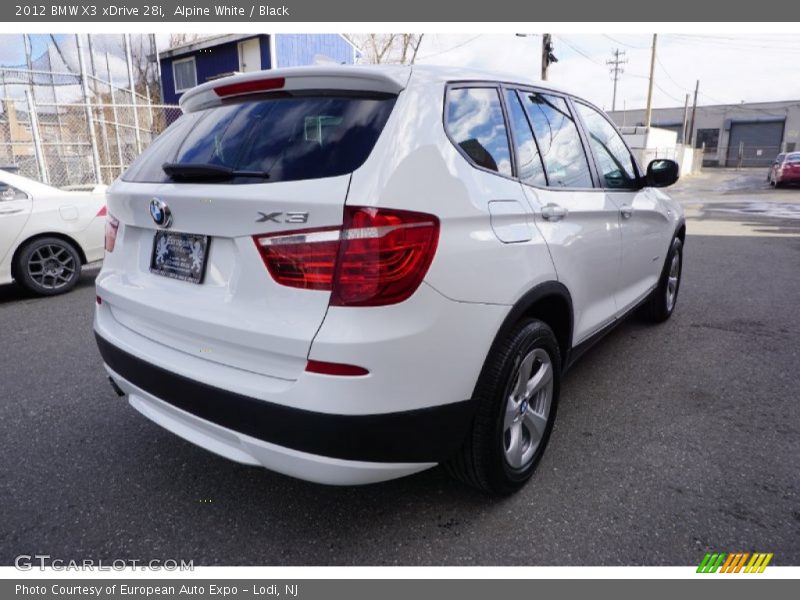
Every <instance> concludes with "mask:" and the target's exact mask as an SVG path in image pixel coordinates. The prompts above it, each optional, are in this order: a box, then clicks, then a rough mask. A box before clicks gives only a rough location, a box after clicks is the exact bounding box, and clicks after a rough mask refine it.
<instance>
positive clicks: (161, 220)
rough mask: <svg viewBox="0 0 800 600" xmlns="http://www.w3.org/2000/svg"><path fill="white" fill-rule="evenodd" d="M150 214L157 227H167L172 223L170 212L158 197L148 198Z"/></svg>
mask: <svg viewBox="0 0 800 600" xmlns="http://www.w3.org/2000/svg"><path fill="white" fill-rule="evenodd" d="M150 216H151V217H153V222H154V223H155V224H156V225H158V226H159V227H165V228H166V227H169V226H170V225H172V213H171V212H170V210H169V206H167V204H166V202H164V201H163V200H160V199H158V198H153V199H152V200H150Z"/></svg>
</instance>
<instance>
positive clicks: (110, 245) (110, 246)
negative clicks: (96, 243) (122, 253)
mask: <svg viewBox="0 0 800 600" xmlns="http://www.w3.org/2000/svg"><path fill="white" fill-rule="evenodd" d="M118 229H119V221H118V220H117V219H115V218H114V217H112V216H111V215H107V216H106V240H105V249H106V252H113V251H114V246H116V245H117V230H118Z"/></svg>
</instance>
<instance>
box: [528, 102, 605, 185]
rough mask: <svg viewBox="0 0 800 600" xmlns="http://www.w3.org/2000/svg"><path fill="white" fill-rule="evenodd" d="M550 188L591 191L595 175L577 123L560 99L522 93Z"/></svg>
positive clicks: (565, 103)
mask: <svg viewBox="0 0 800 600" xmlns="http://www.w3.org/2000/svg"><path fill="white" fill-rule="evenodd" d="M520 98H521V99H522V105H523V106H524V107H525V112H526V113H527V115H528V120H529V121H530V123H531V126H532V127H533V134H534V136H535V137H536V142H537V143H538V146H539V152H540V153H541V156H542V162H543V163H544V168H545V171H546V172H547V179H548V183H549V185H550V186H551V187H564V188H590V187H592V175H591V172H590V171H589V163H588V161H587V160H586V153H585V152H584V150H583V144H582V143H581V138H580V135H579V134H578V128H577V126H576V125H575V119H574V118H573V117H572V114H571V113H570V110H569V107H568V106H567V102H566V100H564V99H563V98H561V97H559V96H551V95H549V94H540V93H537V92H527V91H521V92H520Z"/></svg>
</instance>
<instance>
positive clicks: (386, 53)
mask: <svg viewBox="0 0 800 600" xmlns="http://www.w3.org/2000/svg"><path fill="white" fill-rule="evenodd" d="M424 35H425V34H424V33H368V34H345V37H346V38H347V40H348V41H349V42H350V43H352V44H353V45H354V46H355V47H356V48H358V51H359V52H360V53H361V61H362V62H365V63H370V64H381V63H399V64H403V65H413V64H414V61H415V60H416V59H417V52H419V47H420V44H422V38H423V37H424Z"/></svg>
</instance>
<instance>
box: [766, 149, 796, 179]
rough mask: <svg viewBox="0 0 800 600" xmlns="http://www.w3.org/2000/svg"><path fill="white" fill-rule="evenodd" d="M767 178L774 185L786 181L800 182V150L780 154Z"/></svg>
mask: <svg viewBox="0 0 800 600" xmlns="http://www.w3.org/2000/svg"><path fill="white" fill-rule="evenodd" d="M767 179H768V180H769V183H770V185H772V186H773V187H778V186H781V185H783V184H784V183H800V152H789V153H787V154H778V156H777V157H776V158H775V162H774V163H772V166H771V167H770V168H769V175H768V176H767Z"/></svg>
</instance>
